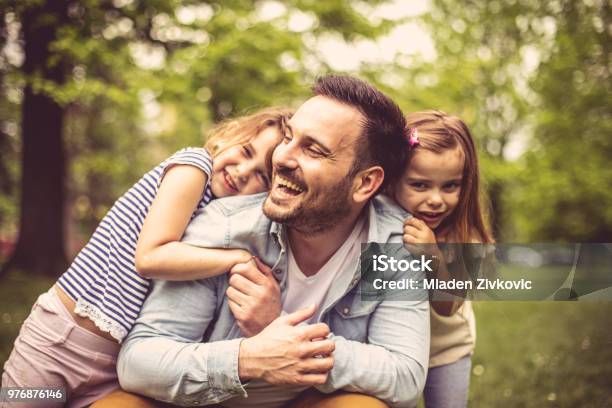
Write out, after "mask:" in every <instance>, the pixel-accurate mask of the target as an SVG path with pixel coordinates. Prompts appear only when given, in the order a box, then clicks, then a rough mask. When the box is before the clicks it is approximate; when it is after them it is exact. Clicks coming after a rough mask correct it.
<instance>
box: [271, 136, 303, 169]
mask: <svg viewBox="0 0 612 408" xmlns="http://www.w3.org/2000/svg"><path fill="white" fill-rule="evenodd" d="M272 165H273V166H274V167H286V168H289V169H295V168H296V167H297V160H296V143H295V142H293V141H291V142H289V143H281V144H280V145H278V146H276V149H274V154H273V155H272Z"/></svg>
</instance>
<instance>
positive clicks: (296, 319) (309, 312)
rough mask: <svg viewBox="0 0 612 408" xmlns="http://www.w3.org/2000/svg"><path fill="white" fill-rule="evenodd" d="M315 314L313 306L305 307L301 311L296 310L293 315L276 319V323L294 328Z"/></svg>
mask: <svg viewBox="0 0 612 408" xmlns="http://www.w3.org/2000/svg"><path fill="white" fill-rule="evenodd" d="M314 312H315V305H314V304H313V305H310V306H307V307H305V308H303V309H300V310H297V311H295V312H293V313H289V314H287V315H285V316H281V317H279V318H277V319H276V322H278V323H280V324H288V325H290V326H296V325H298V324H300V323H302V322H304V321H306V320H308V319H310V318H311V317H312V316H313V315H314Z"/></svg>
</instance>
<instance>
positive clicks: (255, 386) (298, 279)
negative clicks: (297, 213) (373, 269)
mask: <svg viewBox="0 0 612 408" xmlns="http://www.w3.org/2000/svg"><path fill="white" fill-rule="evenodd" d="M367 230H368V228H367V225H366V223H365V220H364V217H360V219H359V220H358V221H357V223H356V224H355V227H354V228H353V231H352V232H351V234H350V235H349V236H348V238H347V239H346V241H345V242H344V244H342V246H341V247H340V248H338V250H337V251H336V252H335V253H334V255H332V257H331V258H330V259H329V260H328V261H327V262H326V263H325V265H323V267H321V269H319V271H318V272H317V273H316V274H314V275H312V276H305V275H304V274H303V273H302V271H301V270H300V268H299V267H298V265H297V263H296V262H295V258H294V257H293V253H292V252H291V245H289V246H288V247H289V250H288V253H287V255H288V257H289V259H288V266H287V295H286V296H285V300H284V301H283V312H284V313H291V312H294V311H296V310H298V309H300V308H303V307H306V306H308V305H311V304H313V303H314V304H316V305H317V313H315V316H314V317H313V318H312V319H311V321H318V319H319V317H320V313H321V312H322V310H320V309H319V307H320V306H321V303H322V302H323V299H325V296H326V295H327V292H328V291H329V288H330V286H331V283H332V281H333V280H334V279H335V278H336V276H337V275H338V271H341V270H342V269H343V268H345V267H351V270H356V268H357V264H358V262H359V257H360V255H361V243H362V242H366V240H367V238H368V231H367ZM347 263H348V264H347ZM351 264H352V265H351ZM311 321H309V323H310V322H311ZM245 388H246V390H247V393H248V395H249V396H248V398H240V397H235V398H230V399H229V400H226V401H223V402H221V405H223V406H226V407H232V408H250V407H263V406H265V407H270V408H279V407H282V406H284V405H286V404H287V402H288V401H291V400H292V399H293V398H295V397H296V396H297V395H298V394H299V393H301V392H302V391H304V390H306V389H307V388H308V387H294V386H282V387H281V386H274V385H271V384H268V383H267V382H265V381H260V380H256V381H250V382H249V383H248V384H247V385H246V387H245Z"/></svg>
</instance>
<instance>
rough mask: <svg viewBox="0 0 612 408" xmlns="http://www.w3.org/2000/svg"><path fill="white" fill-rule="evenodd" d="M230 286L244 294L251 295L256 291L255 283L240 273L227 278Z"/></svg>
mask: <svg viewBox="0 0 612 408" xmlns="http://www.w3.org/2000/svg"><path fill="white" fill-rule="evenodd" d="M229 285H230V287H232V288H234V289H237V290H239V291H240V292H242V293H244V294H245V295H249V296H253V295H254V294H255V293H256V291H257V286H258V285H257V284H256V283H253V282H252V281H250V280H249V279H248V278H245V277H244V276H242V275H240V274H235V275H232V276H230V278H229Z"/></svg>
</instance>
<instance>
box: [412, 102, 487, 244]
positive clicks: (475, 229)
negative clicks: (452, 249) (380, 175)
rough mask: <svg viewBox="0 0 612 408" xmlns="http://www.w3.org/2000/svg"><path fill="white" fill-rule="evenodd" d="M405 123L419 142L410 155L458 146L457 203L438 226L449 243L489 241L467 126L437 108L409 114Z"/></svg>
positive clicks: (435, 151) (478, 178)
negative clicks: (462, 160)
mask: <svg viewBox="0 0 612 408" xmlns="http://www.w3.org/2000/svg"><path fill="white" fill-rule="evenodd" d="M406 124H407V126H408V128H409V130H410V129H412V128H416V129H417V131H418V139H419V142H418V144H416V145H415V146H413V148H412V149H413V150H412V154H414V153H415V152H417V151H419V150H429V151H432V152H434V153H442V152H443V151H444V150H454V149H457V148H458V149H460V150H461V152H462V153H463V156H464V158H465V164H464V167H463V178H462V181H461V193H460V194H459V202H458V203H457V207H455V210H454V211H453V212H452V213H451V215H450V216H449V217H448V218H447V219H445V220H444V221H443V223H442V224H441V225H440V226H439V227H438V228H437V229H438V230H439V231H440V232H442V233H443V234H445V235H446V236H447V237H448V238H449V241H450V242H464V243H470V242H474V241H478V242H483V243H492V242H493V236H492V235H491V231H490V228H489V224H488V212H485V207H484V206H483V204H482V202H483V201H484V195H483V192H482V191H481V186H480V171H479V168H478V155H477V154H476V148H475V146H474V139H473V137H472V134H471V132H470V129H469V128H468V127H467V125H466V124H465V123H464V122H463V121H462V120H461V119H459V118H458V117H456V116H451V115H448V114H446V113H444V112H442V111H439V110H427V111H422V112H415V113H411V114H409V115H408V116H406ZM412 154H411V156H412ZM409 165H410V159H409V161H408V166H409Z"/></svg>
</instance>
